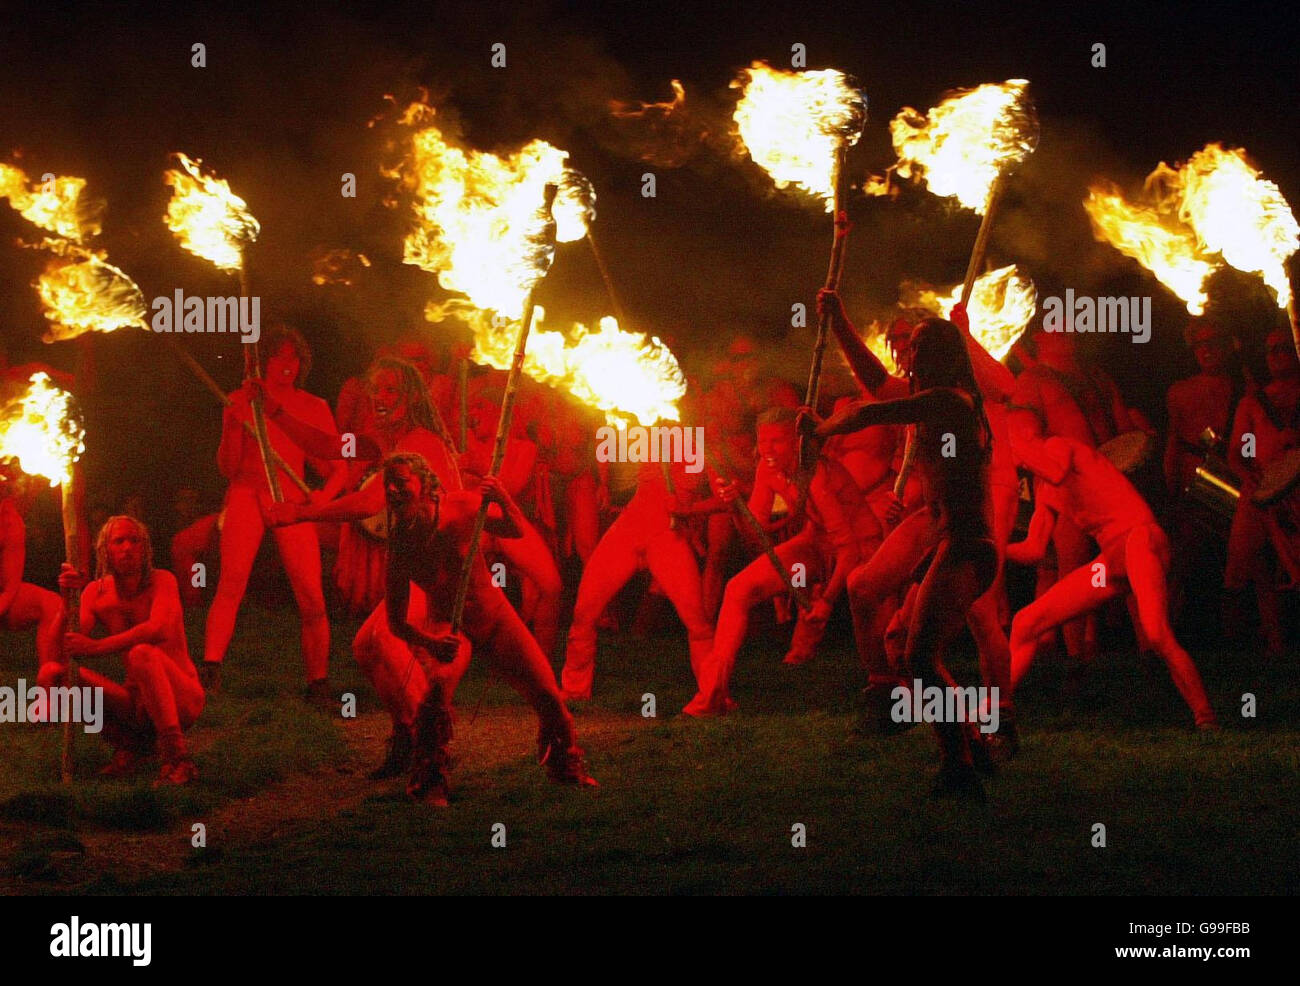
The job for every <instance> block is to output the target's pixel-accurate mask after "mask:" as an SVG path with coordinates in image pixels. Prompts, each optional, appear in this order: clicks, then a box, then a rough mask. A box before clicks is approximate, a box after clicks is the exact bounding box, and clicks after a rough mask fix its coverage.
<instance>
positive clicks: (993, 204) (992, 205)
mask: <svg viewBox="0 0 1300 986" xmlns="http://www.w3.org/2000/svg"><path fill="white" fill-rule="evenodd" d="M1002 181H1003V177H1002V175H1001V174H999V175H998V176H997V178H995V179H994V180H993V185H992V186H991V187H990V188H989V197H988V198H987V199H986V200H985V202H984V215H983V216H982V217H980V228H979V232H978V233H976V234H975V245H974V246H973V247H972V248H971V252H970V263H969V264H967V265H966V280H965V281H964V282H962V286H961V303H962V305H963V307H964V306H965V305H966V304H967V303H968V302H969V301H970V296H971V292H972V291H973V290H974V289H975V279H976V278H978V277H979V272H980V268H981V267H983V266H984V256H985V254H987V253H988V249H989V235H990V234H991V233H992V232H993V216H994V214H995V213H996V212H997V209H998V202H999V201H1001V199H1002ZM915 462H916V427H915V426H913V427H911V428H909V429H908V432H907V448H906V449H905V450H904V451H903V464H902V465H901V466H899V468H898V478H897V479H895V480H894V496H896V497H898V498H899V499H900V500H901V499H902V498H903V489H904V488H905V487H906V486H907V478H908V476H909V475H910V474H911V472H912V465H913V464H914V463H915Z"/></svg>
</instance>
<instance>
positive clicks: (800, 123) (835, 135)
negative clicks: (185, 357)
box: [732, 62, 867, 407]
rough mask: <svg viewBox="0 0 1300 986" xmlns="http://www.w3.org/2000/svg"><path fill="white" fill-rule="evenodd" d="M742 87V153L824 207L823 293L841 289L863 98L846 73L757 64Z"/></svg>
mask: <svg viewBox="0 0 1300 986" xmlns="http://www.w3.org/2000/svg"><path fill="white" fill-rule="evenodd" d="M732 86H733V87H737V86H739V87H742V93H741V97H740V102H739V103H737V104H736V110H735V115H734V118H735V121H736V127H737V130H738V131H739V134H740V143H741V147H742V148H743V149H744V150H746V151H748V153H749V156H750V157H751V158H752V159H753V160H754V163H755V164H757V165H758V166H759V167H761V168H762V169H763V170H764V171H766V172H767V173H768V175H770V176H771V178H772V181H773V183H774V184H775V185H776V187H777V188H787V187H789V186H794V187H796V188H799V189H801V190H803V191H804V192H807V193H808V194H809V195H811V196H813V197H814V198H815V199H817V200H819V201H821V202H823V203H824V204H825V207H826V210H827V211H828V212H830V213H831V215H832V217H833V220H834V228H835V235H834V239H833V240H832V243H831V255H830V265H829V267H828V268H827V271H826V284H825V286H826V288H827V289H829V290H832V291H833V290H836V289H838V287H839V282H840V274H841V272H842V271H843V269H844V253H845V248H846V246H847V240H848V233H849V219H848V214H847V212H846V211H845V207H846V203H845V199H846V185H847V179H846V176H845V171H844V158H845V154H846V152H847V151H848V148H850V147H852V146H853V145H854V144H856V143H857V142H858V138H859V137H860V136H861V135H862V127H863V125H864V124H865V123H866V120H867V99H866V96H865V95H864V94H863V93H862V92H861V91H860V90H859V89H857V87H856V85H855V84H854V82H853V80H852V79H850V78H849V77H848V76H846V75H845V74H844V73H843V72H838V71H836V70H835V69H824V70H822V71H815V72H785V71H781V70H778V69H773V68H771V67H770V66H768V65H765V64H764V63H762V62H755V63H754V64H753V65H751V66H749V68H747V69H744V70H743V71H742V72H741V74H740V77H739V78H738V79H737V80H736V81H735V82H733V83H732ZM827 329H828V326H827V323H826V320H825V319H821V320H819V322H818V326H817V339H816V341H815V342H814V344H813V358H812V368H811V370H810V371H809V374H808V389H807V393H806V395H805V400H804V403H805V404H807V405H808V406H810V407H812V406H815V405H816V403H817V393H818V390H819V388H820V384H821V372H822V358H823V356H824V354H825V352H826V334H827Z"/></svg>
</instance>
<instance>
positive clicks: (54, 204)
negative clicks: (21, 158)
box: [0, 164, 102, 243]
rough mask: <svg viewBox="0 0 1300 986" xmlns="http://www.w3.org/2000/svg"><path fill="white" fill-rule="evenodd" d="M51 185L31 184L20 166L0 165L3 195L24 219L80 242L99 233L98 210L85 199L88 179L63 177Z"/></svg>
mask: <svg viewBox="0 0 1300 986" xmlns="http://www.w3.org/2000/svg"><path fill="white" fill-rule="evenodd" d="M49 184H50V185H52V187H50V188H46V187H45V185H44V184H35V183H29V182H28V180H27V175H26V174H24V173H23V171H22V170H21V169H20V168H16V167H14V166H13V165H11V164H0V198H7V199H8V200H9V204H10V205H11V206H13V207H14V209H16V210H17V211H18V212H19V214H20V215H22V217H23V218H24V219H26V220H28V221H29V222H31V223H34V224H35V225H37V226H39V227H40V228H41V229H46V230H49V231H50V232H51V233H54V234H56V235H58V236H62V237H64V238H66V239H69V240H73V241H75V242H77V243H81V242H82V241H83V240H85V239H88V238H90V237H92V236H96V235H98V234H99V231H100V224H99V220H98V218H97V216H95V215H94V213H96V212H97V211H98V209H96V208H95V207H94V206H93V205H91V204H89V203H87V202H84V201H82V198H81V193H82V192H83V191H84V190H85V188H86V179H84V178H72V177H67V176H63V177H58V178H54V179H52V181H51V182H50V183H49ZM101 205H102V203H101Z"/></svg>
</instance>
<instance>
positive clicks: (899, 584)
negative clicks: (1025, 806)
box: [817, 291, 1019, 759]
mask: <svg viewBox="0 0 1300 986" xmlns="http://www.w3.org/2000/svg"><path fill="white" fill-rule="evenodd" d="M817 303H818V311H819V313H822V312H824V313H825V314H827V315H828V316H829V317H830V325H831V329H832V331H834V333H835V337H836V339H838V340H839V343H840V348H841V350H842V351H843V352H844V355H845V357H846V359H847V360H848V362H849V366H850V368H851V369H852V370H853V374H854V376H855V377H856V378H857V380H858V383H859V384H860V385H861V386H862V388H863V389H864V390H865V391H867V392H868V393H869V394H871V395H873V396H874V397H876V398H879V399H882V400H890V399H901V398H902V397H903V396H904V395H906V394H907V393H908V392H909V390H910V389H911V388H910V386H909V384H908V383H907V381H906V380H904V379H903V378H902V377H896V376H891V375H890V374H889V373H888V372H887V371H886V370H885V367H884V365H883V364H881V362H880V360H878V359H877V358H876V356H875V354H874V353H873V352H871V350H870V349H869V348H868V347H867V345H866V343H864V342H863V341H862V339H861V337H860V336H859V335H858V333H857V331H856V330H855V329H854V327H853V325H852V323H851V322H849V320H848V318H847V316H846V315H845V313H844V306H843V304H842V303H841V301H840V298H839V295H838V294H835V293H833V292H829V291H823V292H821V293H820V294H819V295H818V299H817ZM953 319H954V323H953V324H955V325H957V326H958V327H959V330H960V332H961V338H962V342H963V345H964V347H965V351H966V361H967V363H968V364H969V365H970V367H971V372H972V375H973V378H974V380H975V383H976V387H977V388H978V391H979V394H978V396H979V397H980V404H981V414H983V415H984V420H985V421H986V422H987V423H988V424H989V427H990V436H991V441H992V445H993V450H992V457H991V460H990V464H989V482H990V495H991V498H992V501H991V502H992V504H993V539H994V546H995V548H996V549H997V558H998V564H997V567H996V570H995V572H994V578H993V583H992V585H991V586H989V589H988V592H987V593H986V594H985V595H984V596H981V597H980V598H979V599H978V600H977V602H976V604H975V605H974V606H972V607H971V608H970V611H969V612H968V613H967V614H966V620H967V624H968V626H969V628H970V631H971V635H972V636H973V637H974V639H975V644H976V648H977V650H978V652H979V659H980V671H981V675H982V677H983V680H984V684H985V686H986V687H988V688H996V689H997V695H998V700H999V703H1000V705H1001V708H1000V711H999V729H998V732H997V734H995V735H994V736H993V737H991V739H990V743H989V746H990V751H991V753H992V754H993V755H994V756H996V757H998V758H999V759H1001V758H1004V757H1007V756H1010V755H1012V754H1014V753H1015V752H1016V750H1017V749H1018V748H1019V739H1018V735H1017V730H1016V722H1015V709H1014V706H1013V704H1012V698H1011V654H1010V648H1009V646H1008V644H1007V636H1006V632H1005V631H1004V630H1003V629H1002V616H1003V613H1002V610H1003V609H1004V608H1006V604H1005V589H1004V581H1003V574H1002V572H1003V567H1004V559H1005V553H1006V543H1007V541H1008V540H1010V537H1011V531H1012V529H1013V527H1014V526H1015V513H1016V509H1017V507H1018V502H1019V483H1018V481H1017V478H1016V474H1015V465H1014V463H1013V462H1012V461H1011V456H1010V453H1009V449H1008V445H1009V443H1008V440H1007V429H1006V422H1005V415H1004V412H1003V406H1002V402H1003V401H1004V400H1005V399H1006V397H1007V395H1008V394H1009V392H1010V390H1011V388H1012V378H1011V374H1010V371H1008V370H1007V369H1006V368H1005V367H1004V366H1002V364H1000V363H998V361H997V360H995V359H993V357H992V356H991V355H989V353H988V352H987V351H986V350H985V349H984V347H983V346H982V345H980V343H979V341H978V340H977V339H976V338H975V337H974V336H973V335H972V334H971V332H970V323H969V320H968V318H967V315H966V310H965V307H964V306H962V305H960V304H959V305H956V306H954V308H953ZM914 334H915V329H914V328H913V327H912V326H911V323H910V322H909V321H908V320H907V319H904V318H900V319H896V320H895V321H894V323H893V325H892V326H891V328H890V335H889V343H890V347H891V349H892V350H893V353H894V360H895V363H896V364H897V365H898V366H899V367H901V368H902V369H903V371H904V372H905V373H907V374H909V375H911V373H912V361H913V353H914V351H913V347H912V338H911V337H912V336H913V335H914ZM919 480H920V475H919V473H918V474H917V475H916V476H915V477H913V478H911V479H909V484H908V487H907V489H906V490H905V491H904V495H903V499H902V500H901V501H900V500H899V499H898V498H897V497H894V496H893V492H892V490H891V491H890V492H889V499H890V501H891V502H890V503H889V504H888V505H887V506H886V507H885V520H886V524H887V525H894V524H897V525H899V526H898V527H897V528H896V529H895V531H894V533H893V534H891V535H890V537H889V538H888V539H887V540H886V541H885V543H884V544H883V545H882V546H881V548H880V550H879V551H878V552H876V554H875V556H873V557H872V559H871V560H870V562H869V563H868V564H866V565H863V566H862V567H860V568H859V569H858V570H857V571H855V572H854V573H853V574H852V575H850V577H849V599H850V603H851V605H852V607H853V613H854V633H855V637H856V639H857V644H858V649H859V653H860V654H861V656H862V660H863V662H864V664H865V665H866V667H867V673H868V679H867V688H866V690H865V691H864V693H863V697H864V708H863V716H862V718H861V720H860V722H859V724H858V728H859V730H861V731H867V732H874V731H878V730H879V731H884V732H887V733H888V732H894V731H896V724H894V723H893V721H892V719H891V718H890V716H889V710H890V709H891V708H892V706H893V700H892V699H891V695H892V694H893V689H894V688H895V687H896V686H897V684H898V683H899V677H898V674H897V671H896V668H895V667H894V666H893V665H894V664H896V661H895V660H891V658H890V655H889V642H890V641H891V640H893V641H894V642H895V644H896V645H897V647H898V649H899V651H901V652H903V653H905V652H906V651H905V647H904V646H903V643H902V639H901V638H902V637H903V636H904V635H905V632H906V627H907V626H910V625H911V620H912V615H911V610H910V609H906V608H904V609H900V608H899V603H900V600H899V598H898V597H899V595H900V594H901V593H902V591H903V587H904V586H906V585H907V583H908V581H909V579H910V578H911V577H912V575H913V572H914V570H915V569H916V566H917V562H918V561H919V557H923V556H924V554H925V551H926V550H927V549H926V548H925V546H926V545H928V544H930V543H932V542H933V540H934V538H935V536H936V532H935V531H934V530H933V519H932V517H931V516H930V515H929V514H928V513H927V511H925V510H924V509H922V510H918V511H913V512H909V511H908V508H907V506H905V504H907V505H910V504H912V503H923V502H925V501H926V494H925V492H924V489H923V485H922V484H921V483H920V482H919ZM905 513H906V514H907V517H906V519H903V518H904V514H905ZM914 550H920V551H921V555H920V556H916V557H914V554H913V551H914ZM895 615H897V617H898V619H899V620H900V621H903V620H906V622H899V623H898V625H897V626H896V627H895V628H894V629H892V630H891V625H892V624H894V622H895Z"/></svg>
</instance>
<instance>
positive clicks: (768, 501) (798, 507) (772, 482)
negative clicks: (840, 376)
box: [682, 407, 882, 716]
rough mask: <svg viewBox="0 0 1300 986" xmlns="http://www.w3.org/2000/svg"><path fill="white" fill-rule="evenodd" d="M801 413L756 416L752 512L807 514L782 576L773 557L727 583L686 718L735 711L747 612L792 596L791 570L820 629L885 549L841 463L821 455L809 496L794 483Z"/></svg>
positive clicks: (762, 517) (727, 498)
mask: <svg viewBox="0 0 1300 986" xmlns="http://www.w3.org/2000/svg"><path fill="white" fill-rule="evenodd" d="M796 416H797V412H796V411H793V410H791V409H789V408H783V407H776V408H771V409H769V410H768V411H766V412H764V413H763V414H761V415H760V416H759V419H758V452H759V461H758V469H757V471H756V472H755V475H754V489H753V492H752V493H751V494H750V500H749V508H750V510H751V512H752V513H753V514H754V516H755V517H757V518H758V519H759V521H760V522H762V523H769V522H770V521H771V518H772V514H773V507H774V506H775V504H776V502H777V501H778V500H781V501H783V502H784V503H785V504H788V505H789V507H790V512H791V513H793V514H795V515H799V514H802V515H804V516H805V517H806V521H805V523H804V524H803V525H802V528H801V530H800V531H799V533H798V534H796V535H795V536H794V537H793V538H791V539H790V540H788V541H784V542H782V543H781V544H779V545H777V546H776V549H775V550H776V555H777V557H778V558H780V559H781V562H782V566H783V568H784V571H782V572H778V571H777V570H776V567H775V566H774V565H773V564H772V561H771V559H769V558H768V557H767V556H766V555H762V556H760V557H758V558H755V559H754V560H753V561H752V562H750V563H749V565H747V566H746V567H745V568H744V569H743V570H742V571H741V572H740V573H739V574H738V575H736V576H734V577H733V578H732V579H731V580H730V581H729V582H728V583H727V588H726V591H725V593H724V594H723V597H722V611H721V612H720V613H719V615H718V625H717V631H716V633H715V634H714V638H713V649H712V651H711V652H710V654H709V660H708V666H707V673H706V675H705V682H702V683H701V687H700V690H699V692H698V693H697V694H696V695H695V697H694V698H693V699H691V701H690V703H689V704H688V705H687V706H686V708H685V709H683V710H682V711H683V712H684V713H685V714H686V715H691V716H711V715H725V714H726V713H727V712H730V711H732V710H733V709H735V708H736V703H735V701H734V700H733V699H732V698H731V695H730V693H729V690H728V686H729V683H730V679H731V672H732V669H733V668H734V666H735V663H736V654H737V653H738V652H739V650H740V647H741V645H742V644H743V643H744V642H745V631H746V629H747V628H748V623H749V611H750V610H751V609H753V608H754V607H755V606H756V605H758V604H759V603H760V602H763V601H765V600H768V599H772V598H774V597H776V596H779V595H782V594H786V593H788V592H789V591H790V588H791V585H792V581H791V580H792V579H793V578H795V577H796V576H795V575H793V574H792V573H799V574H801V575H802V576H803V578H802V579H801V580H800V583H801V587H807V588H808V589H810V590H812V595H813V598H814V601H813V603H812V606H811V608H810V610H809V612H808V614H807V616H806V619H807V621H808V623H809V624H810V625H811V627H812V628H814V629H819V628H823V627H825V625H826V621H827V619H828V618H829V617H830V614H831V610H832V608H833V607H834V605H835V603H836V601H837V600H838V599H839V597H840V594H841V593H842V592H843V590H844V585H845V582H846V580H847V579H848V575H849V572H851V571H852V570H853V569H854V568H855V567H857V565H858V564H859V562H861V561H863V560H864V559H866V558H869V557H870V556H871V554H872V553H873V552H874V551H875V550H876V548H877V547H878V546H879V545H880V541H881V537H882V535H881V527H880V522H879V521H878V520H877V519H876V517H875V515H874V514H873V513H872V512H871V509H870V508H869V507H868V506H867V504H866V503H865V502H864V500H863V497H862V492H861V490H859V489H858V486H857V484H856V483H855V482H854V481H853V477H852V476H850V475H849V472H848V470H847V469H845V468H844V466H843V465H841V464H840V463H839V462H836V461H835V460H834V459H831V458H828V457H826V456H820V457H819V458H818V460H817V464H816V466H815V468H814V471H813V475H812V477H811V479H810V480H809V481H808V488H807V492H806V494H804V493H803V491H801V490H800V488H799V485H798V483H797V482H796V480H795V479H792V478H791V477H792V476H793V475H795V474H796V473H797V471H798V466H799V442H798V433H797V432H796V430H795V419H796ZM738 495H739V489H738V488H737V487H736V485H735V484H734V483H726V484H720V489H719V496H720V498H721V499H722V500H723V501H724V502H731V501H732V500H734V499H735V498H736V497H737V496H738ZM795 566H799V567H798V568H796V567H795ZM787 661H788V662H789V663H796V662H794V661H789V656H787ZM800 663H801V662H800Z"/></svg>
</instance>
